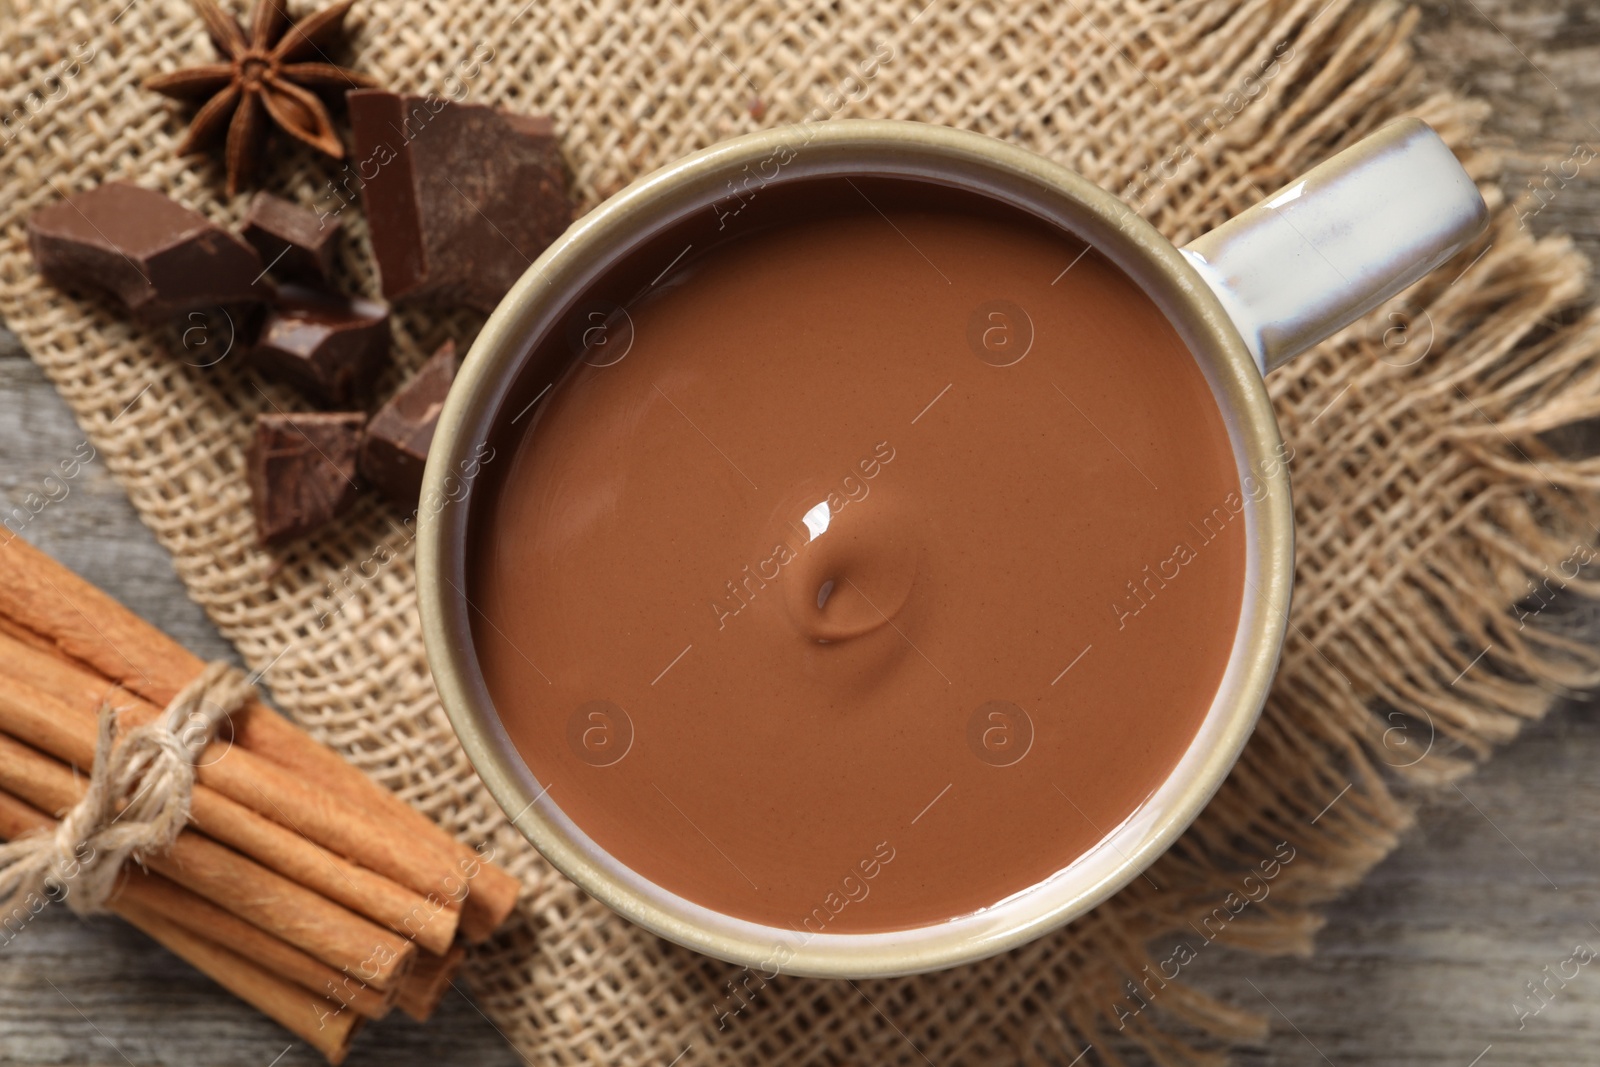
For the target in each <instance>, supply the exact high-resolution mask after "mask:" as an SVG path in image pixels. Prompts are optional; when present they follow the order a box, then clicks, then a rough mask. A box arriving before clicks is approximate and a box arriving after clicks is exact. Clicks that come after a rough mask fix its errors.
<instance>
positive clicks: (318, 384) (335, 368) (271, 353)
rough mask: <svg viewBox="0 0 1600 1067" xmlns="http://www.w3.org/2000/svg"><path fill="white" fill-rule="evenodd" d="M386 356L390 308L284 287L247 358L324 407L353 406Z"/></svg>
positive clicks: (365, 392) (374, 376) (291, 286)
mask: <svg viewBox="0 0 1600 1067" xmlns="http://www.w3.org/2000/svg"><path fill="white" fill-rule="evenodd" d="M388 358H389V309H388V308H387V307H385V306H384V305H382V304H379V303H377V302H376V301H372V300H361V299H359V298H353V297H344V296H334V295H332V294H330V293H324V292H321V291H319V290H316V289H308V288H305V287H304V286H298V285H285V286H283V287H281V288H280V289H279V290H278V299H277V302H276V303H275V304H274V305H273V308H272V310H271V311H270V312H269V313H268V314H267V320H266V322H265V323H263V324H262V326H261V335H260V338H259V339H258V340H257V341H256V344H255V347H254V348H252V349H251V350H250V362H251V363H252V364H253V365H254V366H256V367H258V368H260V370H261V371H262V372H263V373H265V374H267V375H270V376H272V377H275V378H280V379H282V380H283V381H286V382H288V383H289V384H291V385H293V386H294V387H295V388H297V389H299V390H300V391H301V392H302V393H304V394H305V395H306V397H307V398H309V399H310V400H312V401H314V402H316V403H318V404H321V405H322V406H324V407H332V408H348V407H352V406H356V405H357V404H359V403H360V402H361V401H362V400H363V399H365V397H366V396H367V394H368V392H369V390H370V389H371V386H372V382H373V379H375V378H376V377H377V376H378V374H379V373H380V372H381V371H382V370H383V366H384V364H385V362H387V360H388Z"/></svg>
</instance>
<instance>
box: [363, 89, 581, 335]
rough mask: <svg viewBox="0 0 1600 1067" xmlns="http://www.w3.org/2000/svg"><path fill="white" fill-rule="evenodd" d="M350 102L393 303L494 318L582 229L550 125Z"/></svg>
mask: <svg viewBox="0 0 1600 1067" xmlns="http://www.w3.org/2000/svg"><path fill="white" fill-rule="evenodd" d="M345 99H346V100H347V101H348V102H349V105H350V127H351V132H352V133H353V134H354V137H355V166H356V167H357V169H358V170H359V171H360V174H361V176H362V179H363V183H362V185H361V198H362V201H363V203H364V204H365V206H366V213H367V223H368V226H369V227H370V229H371V234H372V251H373V254H374V255H375V257H376V258H377V261H378V273H379V275H380V276H381V278H382V281H383V295H384V296H385V297H386V298H388V299H391V300H393V299H397V298H399V297H403V296H429V297H434V298H441V299H448V300H453V301H456V302H459V303H463V304H467V305H468V306H470V307H475V308H478V309H479V310H482V311H492V310H493V309H494V307H495V305H496V304H498V303H499V302H500V298H501V297H502V296H504V295H505V294H506V290H508V289H510V288H511V285H512V283H513V282H515V281H516V280H517V279H518V278H520V277H522V274H523V272H524V271H526V270H527V269H528V267H529V265H530V264H531V263H532V262H533V260H534V257H536V256H537V255H538V254H539V253H540V252H543V251H544V249H545V247H546V246H547V245H549V244H550V242H552V241H554V240H555V239H556V238H557V237H559V236H561V233H562V232H563V231H564V230H565V229H566V228H567V226H568V224H569V223H571V221H572V202H571V201H570V200H568V199H567V193H566V185H567V168H566V164H565V163H564V162H563V160H562V158H561V146H560V143H559V142H558V141H557V139H556V136H555V132H554V129H553V127H552V126H551V123H550V119H549V118H548V117H545V116H542V115H540V116H533V115H516V114H512V113H510V112H506V111H499V110H496V109H495V108H491V107H487V106H484V105H482V104H457V103H452V102H451V101H448V100H445V99H442V98H440V97H436V96H426V97H424V96H410V95H401V94H398V93H389V92H383V91H381V90H376V89H361V90H356V91H354V92H350V93H347V94H345ZM369 173H370V174H371V177H368V174H369Z"/></svg>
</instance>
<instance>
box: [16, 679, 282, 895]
mask: <svg viewBox="0 0 1600 1067" xmlns="http://www.w3.org/2000/svg"><path fill="white" fill-rule="evenodd" d="M254 695H255V688H254V686H252V685H251V684H250V679H249V678H248V677H247V676H246V675H245V674H244V672H243V671H241V670H239V669H238V668H236V667H232V666H229V665H228V664H226V663H221V662H212V663H209V664H207V665H206V668H205V670H203V671H202V672H201V673H200V675H199V677H197V678H195V680H194V681H192V682H190V683H189V684H188V685H186V686H184V688H183V690H182V691H181V692H179V693H178V695H177V696H175V697H173V698H172V702H171V703H170V704H168V705H167V708H166V710H165V711H164V712H162V714H161V715H160V716H159V717H158V718H156V719H155V720H154V721H153V722H149V723H146V724H145V725H143V726H137V727H135V728H133V729H132V730H130V731H128V732H127V734H126V735H125V736H124V737H123V738H122V740H121V743H120V744H119V743H118V742H117V712H116V710H115V709H114V708H112V707H111V705H110V704H109V703H104V704H101V706H100V712H99V723H98V731H97V735H96V738H95V750H94V766H93V769H92V770H91V772H90V775H89V786H88V789H87V790H85V792H84V794H83V797H82V799H80V800H79V801H78V803H77V804H75V805H73V807H72V809H71V810H70V811H68V812H67V813H66V814H65V815H64V816H62V818H61V820H60V821H59V822H58V823H57V824H56V826H55V828H54V829H52V830H43V831H40V832H39V833H34V834H28V835H25V836H23V837H19V838H17V839H16V840H15V841H12V842H10V843H8V844H4V845H0V916H4V915H9V914H11V912H12V911H13V910H14V909H15V908H17V907H19V906H20V907H28V908H30V909H36V908H37V906H38V905H37V903H36V902H38V901H44V900H60V899H65V900H66V901H67V904H68V906H69V907H71V908H72V910H73V911H75V912H78V913H79V914H80V915H89V914H92V913H94V912H97V911H101V910H104V908H105V905H106V902H107V900H108V899H109V898H110V897H111V894H112V892H113V891H114V890H115V889H116V885H117V875H118V874H119V873H120V872H121V870H122V864H123V863H124V861H126V860H128V859H130V858H131V859H133V860H135V861H136V862H140V863H142V862H143V859H144V857H145V856H147V855H151V854H155V853H159V852H161V851H163V850H165V849H167V848H169V847H171V845H172V843H173V842H174V841H175V840H177V837H178V833H179V832H180V831H181V830H182V829H183V828H184V826H185V825H186V824H187V823H188V821H189V803H190V797H191V794H192V793H193V791H194V776H195V760H196V759H198V758H199V755H200V753H201V752H202V751H203V750H204V749H205V747H206V745H208V744H210V742H211V739H212V737H214V736H215V735H216V731H217V727H218V726H219V725H220V724H221V723H222V721H223V720H224V719H226V718H227V717H228V716H229V715H231V714H232V713H233V712H234V711H235V710H237V709H238V708H239V707H240V706H241V705H242V704H244V702H245V701H247V700H249V699H250V698H251V697H253V696H254Z"/></svg>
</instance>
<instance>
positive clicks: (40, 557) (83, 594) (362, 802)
mask: <svg viewBox="0 0 1600 1067" xmlns="http://www.w3.org/2000/svg"><path fill="white" fill-rule="evenodd" d="M203 667H204V664H203V663H202V662H201V661H200V660H199V659H198V658H196V657H195V656H193V655H192V654H190V653H189V652H188V651H187V650H185V649H184V648H183V647H182V646H181V645H179V644H178V643H177V642H175V641H173V640H172V639H171V638H169V637H168V636H167V635H166V634H164V633H162V632H161V631H160V630H158V629H157V628H155V627H154V626H151V625H150V624H149V623H146V622H145V621H144V620H142V619H140V618H139V617H138V616H137V615H135V614H133V613H132V612H130V611H129V610H128V609H126V608H125V607H123V606H122V605H121V604H119V603H117V602H116V601H115V600H113V599H112V598H111V597H109V596H107V595H106V594H105V593H104V592H102V591H101V590H99V589H98V588H96V587H95V586H93V585H92V584H90V583H89V582H86V581H84V580H83V579H82V578H80V577H79V576H78V575H76V574H74V573H73V572H72V571H70V570H68V569H67V568H65V567H63V566H62V565H60V564H59V563H57V562H56V561H54V560H53V559H51V558H50V557H49V556H47V555H45V554H44V553H42V552H40V551H39V550H38V549H35V548H33V547H32V546H30V545H28V544H27V543H26V542H24V541H22V540H21V539H20V538H16V537H12V538H11V539H10V540H9V541H7V542H6V543H5V544H4V545H0V838H4V839H6V840H12V839H14V838H16V837H18V836H20V835H23V834H27V833H31V832H36V831H40V832H43V831H48V830H49V829H50V828H51V827H53V826H54V825H55V821H56V820H57V819H59V818H60V817H61V816H62V815H63V814H64V813H65V812H66V811H67V810H68V809H69V808H71V807H72V806H73V805H74V804H75V803H77V801H78V800H79V798H80V797H81V796H82V794H83V790H84V788H85V777H86V775H87V774H88V772H89V770H90V767H91V765H92V763H93V759H94V748H95V738H96V730H97V719H98V714H99V709H100V708H101V706H102V705H103V704H105V703H109V704H110V705H111V706H112V707H114V708H116V709H117V711H118V715H119V720H118V721H119V724H121V725H122V726H123V728H125V729H126V728H129V727H132V726H135V725H139V724H142V723H145V722H148V721H151V720H153V719H155V718H156V717H157V716H158V715H159V714H160V713H161V710H162V709H163V708H164V707H165V706H166V704H167V703H168V702H169V701H171V700H172V698H173V697H174V696H175V695H176V694H177V693H178V692H179V691H180V690H181V689H183V687H184V686H185V685H187V684H188V683H189V682H190V681H192V680H193V679H194V678H195V677H197V676H198V675H199V674H200V672H201V670H202V668H203ZM195 777H196V784H195V787H194V790H193V793H192V800H191V817H190V826H189V828H188V829H186V830H185V831H184V832H183V833H182V834H180V835H179V837H178V839H177V842H176V843H175V844H174V845H173V847H172V848H171V849H169V850H167V851H166V852H164V853H162V854H161V855H157V856H149V857H145V861H144V862H145V869H139V868H138V867H136V866H134V865H132V864H130V865H128V867H127V869H126V871H125V872H124V874H123V876H122V879H121V881H120V882H119V884H118V887H117V889H116V892H115V893H114V895H113V896H112V898H111V900H110V903H109V906H110V908H111V910H112V911H114V912H116V913H117V914H119V915H122V916H123V917H124V918H126V919H127V920H128V921H129V922H130V923H132V924H133V925H134V926H136V927H138V928H139V929H141V930H143V931H144V932H145V933H147V934H148V935H149V936H151V937H152V938H154V939H155V940H157V941H159V942H160V943H161V944H163V945H165V946H166V947H167V948H168V949H169V950H171V951H172V952H174V953H176V954H177V955H179V956H181V957H183V958H184V959H186V960H188V961H189V962H190V963H191V964H193V965H194V966H195V967H197V968H198V969H200V970H201V971H204V972H205V973H206V974H208V975H210V976H211V977H212V978H213V979H215V980H216V981H217V982H218V983H220V984H221V985H223V986H224V987H226V988H227V989H228V990H230V991H231V992H232V993H234V994H235V995H236V996H238V997H240V998H241V999H243V1000H245V1001H248V1002H249V1003H250V1004H252V1005H254V1006H255V1007H256V1008H258V1009H259V1010H260V1011H262V1012H264V1013H265V1014H267V1015H268V1016H270V1017H271V1018H273V1019H275V1020H276V1021H278V1022H279V1023H281V1024H282V1025H283V1026H285V1027H286V1028H288V1029H289V1030H291V1031H293V1032H294V1033H295V1034H297V1035H298V1036H300V1037H301V1038H302V1039H304V1040H305V1041H306V1042H307V1043H308V1044H310V1045H312V1046H313V1047H315V1048H316V1049H318V1050H319V1051H320V1052H322V1053H323V1054H324V1055H325V1056H326V1057H327V1058H328V1060H329V1062H331V1063H335V1064H336V1063H338V1062H340V1060H342V1059H343V1057H344V1055H345V1053H346V1051H347V1050H348V1049H349V1045H350V1040H351V1038H352V1036H353V1035H354V1034H355V1032H356V1030H357V1029H358V1028H359V1027H360V1025H361V1024H362V1022H363V1021H364V1020H367V1019H376V1018H378V1017H380V1016H382V1015H383V1014H384V1013H385V1012H387V1011H388V1010H389V1009H390V1007H391V1006H398V1007H399V1008H400V1009H401V1010H403V1011H405V1012H406V1013H407V1014H409V1015H412V1016H413V1017H415V1018H419V1019H421V1018H426V1017H427V1016H428V1015H429V1014H430V1013H431V1012H432V1010H433V1008H434V1007H435V1005H437V1003H438V1001H439V999H440V998H441V997H442V996H443V994H444V992H445V990H446V989H448V987H449V983H450V980H451V978H452V976H453V975H454V973H455V970H456V968H457V967H459V966H460V963H461V959H462V956H463V954H464V949H463V947H462V943H463V942H466V943H474V942H478V941H482V940H483V939H485V938H487V937H488V936H489V935H490V934H491V933H492V932H493V931H494V930H495V928H496V927H498V926H499V925H500V924H501V923H502V922H503V921H504V920H505V918H506V916H507V915H508V914H509V913H510V911H511V909H512V907H513V906H514V905H515V904H516V900H517V895H518V892H519V889H520V885H519V883H518V882H517V881H516V879H514V878H512V877H511V875H509V874H507V873H506V872H505V871H504V870H502V869H501V868H499V867H497V866H495V865H494V863H493V862H491V860H492V857H491V856H490V855H486V854H484V851H482V850H475V849H473V848H471V847H469V846H467V845H465V844H462V843H460V842H458V841H456V840H455V839H454V838H452V837H450V836H449V835H448V834H446V833H445V832H444V831H443V830H441V829H440V828H439V827H438V826H436V825H434V824H433V823H432V822H431V821H429V820H428V819H427V818H426V817H425V816H423V815H422V814H421V813H420V812H418V811H416V810H414V809H413V808H411V807H409V806H407V805H406V804H405V803H404V802H402V801H401V800H399V799H398V798H397V797H395V796H394V795H393V794H391V793H390V792H388V791H387V790H385V789H383V788H382V787H381V786H379V785H377V784H376V783H375V782H373V781H372V780H370V779H369V778H367V777H366V776H365V775H364V774H362V773H361V772H360V771H359V770H357V769H356V768H355V767H353V766H351V765H350V764H348V763H346V762H345V761H344V760H343V759H342V758H341V757H340V756H339V755H338V754H337V753H335V752H334V751H333V750H332V749H329V748H327V747H325V746H323V745H321V744H320V743H318V742H317V741H315V740H313V739H312V738H311V737H310V736H309V735H307V734H305V733H304V732H302V731H301V730H300V729H299V728H297V727H296V726H294V725H293V724H292V723H290V722H289V721H288V720H287V719H285V718H283V717H282V716H280V715H278V714H277V713H275V712H274V711H273V710H272V709H270V708H267V707H265V706H262V705H261V704H260V703H259V702H256V701H252V702H250V703H248V704H246V705H245V706H244V707H243V708H240V709H239V710H238V711H236V712H234V714H233V715H232V717H231V719H230V721H229V722H228V723H225V724H224V725H223V727H222V730H221V732H220V733H219V734H218V737H217V738H216V739H214V740H213V741H212V742H211V743H210V745H209V746H208V747H207V749H206V750H205V751H204V752H203V753H202V754H201V756H200V758H199V760H198V761H197V763H196V776H195ZM68 873H70V872H68ZM62 888H63V890H64V891H65V892H66V893H68V894H70V892H71V880H70V877H67V878H63V879H62ZM39 903H40V904H41V905H42V903H43V902H39ZM26 919H27V915H26V914H18V915H6V916H0V924H3V925H4V926H5V927H6V928H8V929H15V928H17V927H18V926H19V925H20V924H22V923H25V922H26Z"/></svg>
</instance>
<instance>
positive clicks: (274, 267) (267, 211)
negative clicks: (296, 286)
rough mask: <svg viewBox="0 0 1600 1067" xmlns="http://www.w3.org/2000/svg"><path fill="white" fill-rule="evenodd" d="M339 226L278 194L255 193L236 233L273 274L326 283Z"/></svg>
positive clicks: (302, 280)
mask: <svg viewBox="0 0 1600 1067" xmlns="http://www.w3.org/2000/svg"><path fill="white" fill-rule="evenodd" d="M342 225H343V223H341V222H340V221H339V220H338V219H336V218H333V217H332V216H318V215H317V213H316V212H315V211H307V210H306V209H305V208H303V207H301V206H300V205H298V204H292V203H290V202H289V201H287V200H285V199H283V197H281V196H273V195H272V194H271V193H257V194H256V195H255V198H254V199H252V200H251V201H250V212H249V214H247V215H245V217H244V222H243V224H241V225H240V227H239V233H240V235H241V236H243V237H244V239H245V240H246V241H249V242H250V244H251V246H252V247H254V248H255V250H256V251H257V252H258V253H260V255H261V262H263V263H265V264H266V265H267V271H268V272H269V273H271V274H272V275H273V276H275V277H278V278H282V279H284V280H286V281H299V282H312V283H315V284H318V285H326V284H327V283H328V279H329V278H331V277H333V254H334V252H335V251H336V244H337V240H336V239H337V238H338V235H339V228H340V227H341V226H342Z"/></svg>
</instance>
